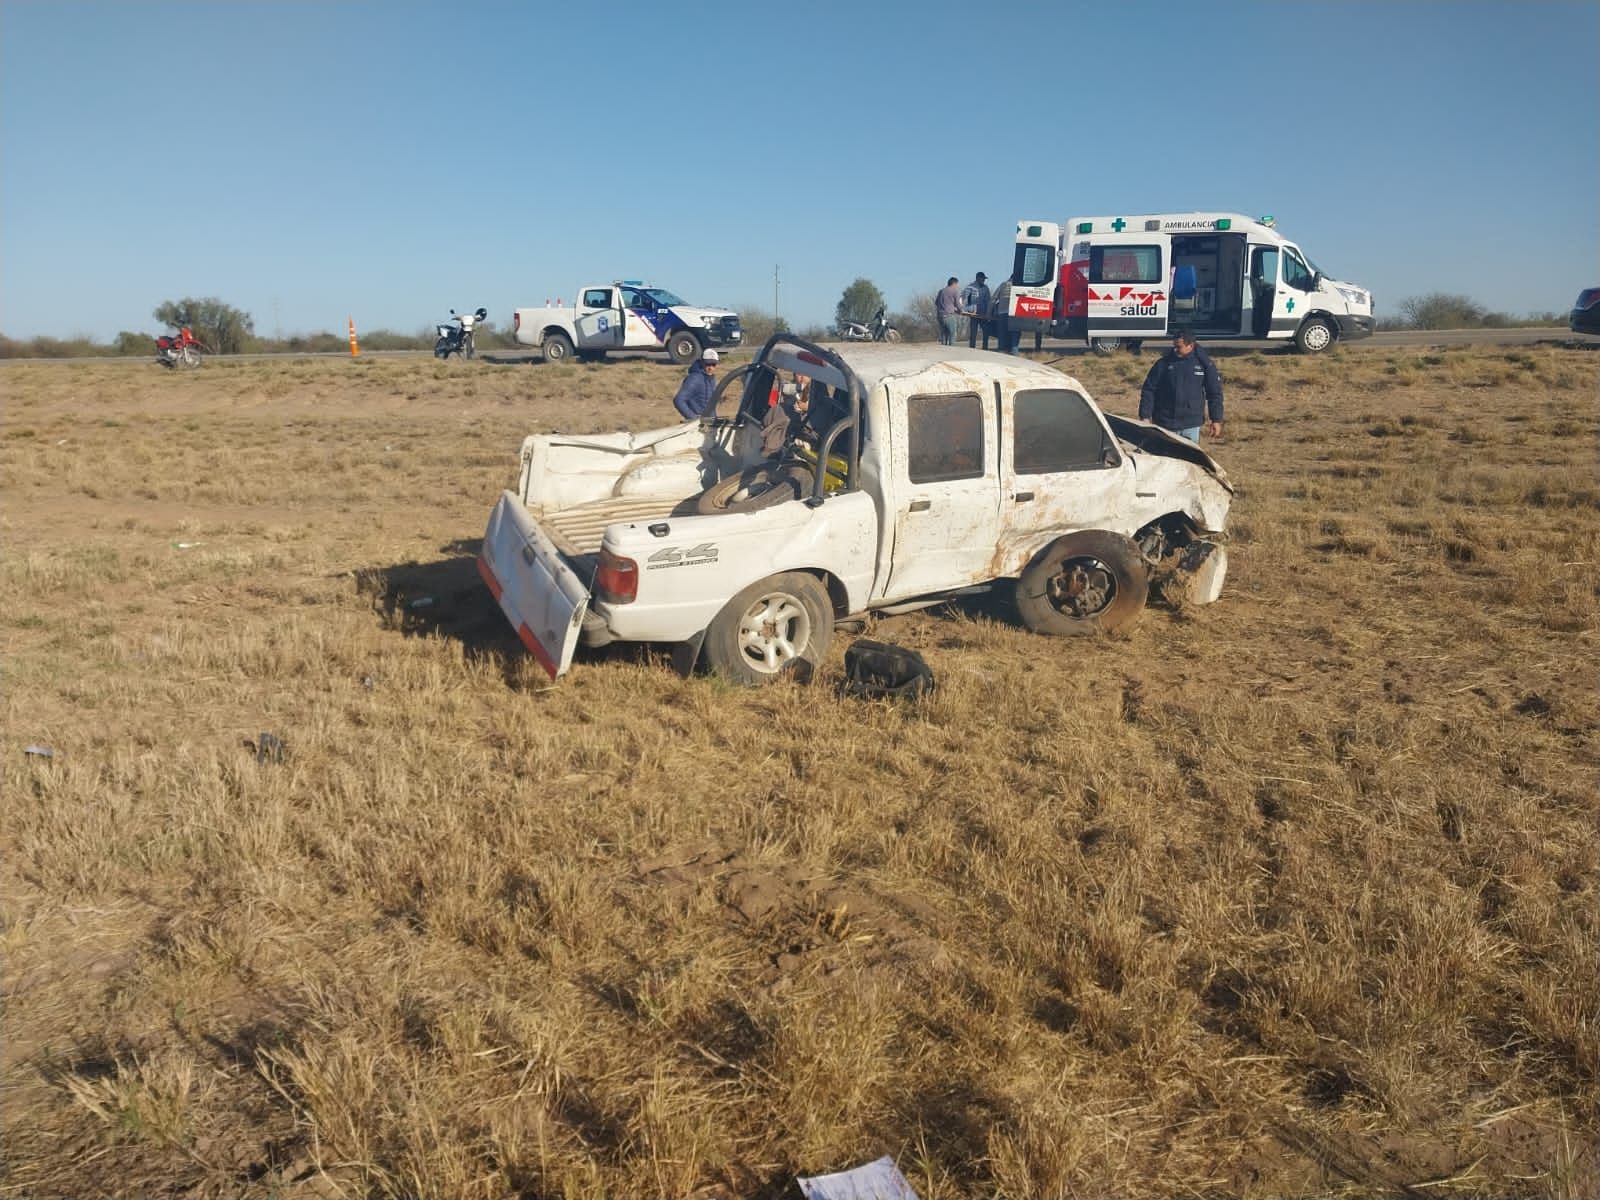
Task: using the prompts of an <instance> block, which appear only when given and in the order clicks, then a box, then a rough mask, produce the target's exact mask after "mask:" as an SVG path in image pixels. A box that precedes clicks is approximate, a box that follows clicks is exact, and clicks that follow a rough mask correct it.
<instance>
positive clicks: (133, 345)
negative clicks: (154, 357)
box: [111, 329, 156, 358]
mask: <svg viewBox="0 0 1600 1200" xmlns="http://www.w3.org/2000/svg"><path fill="white" fill-rule="evenodd" d="M155 344H156V339H155V338H154V337H152V336H151V335H150V334H148V333H134V332H133V331H132V330H131V329H124V330H123V331H122V332H121V333H119V334H117V340H116V341H114V342H112V343H111V351H112V353H113V354H120V355H122V356H123V357H124V358H129V357H132V356H133V355H136V354H149V353H151V351H153V350H154V349H155Z"/></svg>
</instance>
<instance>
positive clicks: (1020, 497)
mask: <svg viewBox="0 0 1600 1200" xmlns="http://www.w3.org/2000/svg"><path fill="white" fill-rule="evenodd" d="M1011 498H1012V499H1013V500H1015V501H1016V502H1017V503H1018V504H1023V503H1025V502H1027V501H1029V500H1032V499H1033V493H1032V492H1018V493H1017V494H1016V495H1015V496H1013V497H1011Z"/></svg>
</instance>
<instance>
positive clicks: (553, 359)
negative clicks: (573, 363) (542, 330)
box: [544, 333, 572, 363]
mask: <svg viewBox="0 0 1600 1200" xmlns="http://www.w3.org/2000/svg"><path fill="white" fill-rule="evenodd" d="M571 357H572V339H571V338H569V337H568V336H567V335H566V334H564V333H551V334H546V335H545V339H544V360H545V362H547V363H558V362H565V361H566V360H567V359H569V358H571Z"/></svg>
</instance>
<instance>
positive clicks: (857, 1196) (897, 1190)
mask: <svg viewBox="0 0 1600 1200" xmlns="http://www.w3.org/2000/svg"><path fill="white" fill-rule="evenodd" d="M795 1182H796V1183H798V1184H799V1185H800V1192H801V1194H802V1195H803V1196H805V1198H806V1200H917V1194H916V1193H915V1192H914V1191H912V1190H911V1184H910V1183H908V1182H907V1181H906V1177H905V1176H904V1175H902V1174H900V1168H899V1167H897V1166H895V1165H894V1159H892V1158H890V1157H889V1156H888V1155H887V1154H885V1155H884V1156H883V1157H882V1158H880V1159H878V1160H877V1161H876V1162H869V1163H867V1164H866V1165H865V1166H860V1167H856V1168H854V1169H853V1170H849V1171H839V1172H837V1173H836V1174H833V1175H812V1176H810V1177H809V1178H808V1177H806V1176H804V1175H802V1176H800V1177H799V1178H798V1179H796V1180H795Z"/></svg>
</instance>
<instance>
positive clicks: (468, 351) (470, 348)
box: [461, 338, 478, 358]
mask: <svg viewBox="0 0 1600 1200" xmlns="http://www.w3.org/2000/svg"><path fill="white" fill-rule="evenodd" d="M477 356H478V350H477V347H475V346H474V345H473V344H472V339H471V338H467V339H466V341H464V342H462V343H461V357H462V358H476V357H477Z"/></svg>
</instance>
